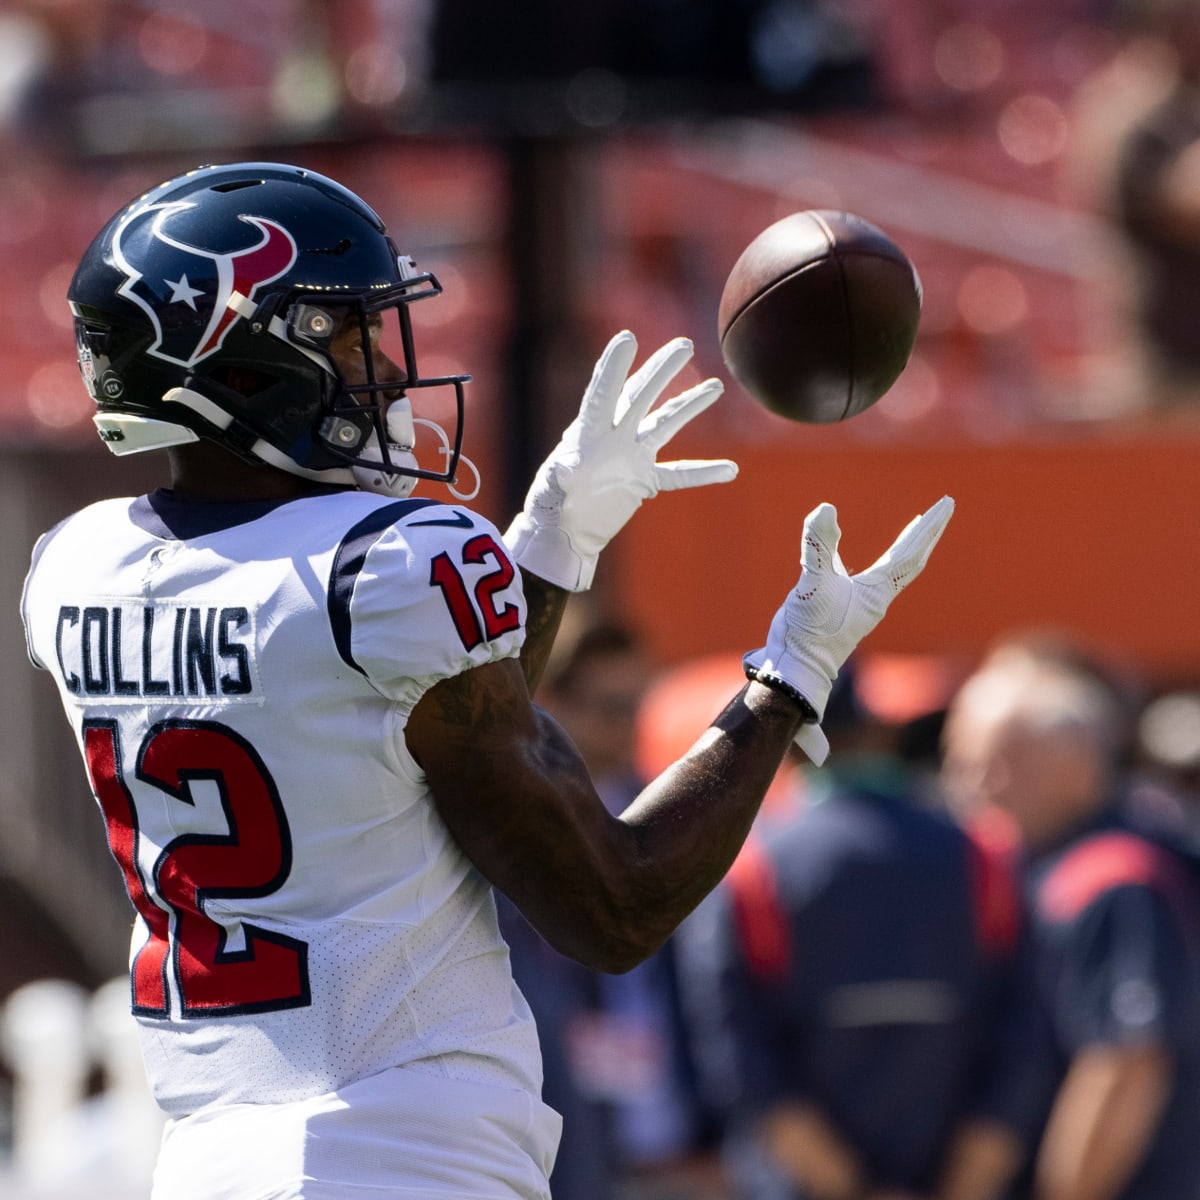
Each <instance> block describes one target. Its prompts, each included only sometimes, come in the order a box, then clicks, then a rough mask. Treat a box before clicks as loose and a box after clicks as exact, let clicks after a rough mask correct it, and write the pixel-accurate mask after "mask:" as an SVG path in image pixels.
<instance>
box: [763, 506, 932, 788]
mask: <svg viewBox="0 0 1200 1200" xmlns="http://www.w3.org/2000/svg"><path fill="white" fill-rule="evenodd" d="M953 514H954V501H953V500H951V499H950V497H949V496H943V497H942V498H941V499H940V500H939V501H938V502H937V503H936V504H935V505H934V506H933V507H932V508H931V509H929V510H928V512H924V513H922V514H921V515H920V516H919V517H914V518H913V519H912V520H911V521H910V522H909V523H908V524H907V525H906V526H905V528H904V529H903V531H902V532H901V534H900V536H899V537H898V538H897V539H896V540H895V541H894V542H893V543H892V545H891V548H890V549H889V550H888V551H887V552H886V553H885V554H883V555H881V556H880V557H879V558H878V559H876V561H875V562H874V563H872V564H871V566H869V567H868V568H867V569H866V570H865V571H861V572H859V574H857V575H850V574H848V573H847V572H846V568H845V567H844V566H843V565H842V559H841V556H840V555H839V554H838V543H839V541H840V540H841V537H842V531H841V529H840V528H839V527H838V519H837V509H836V508H834V507H833V505H832V504H820V505H818V506H817V507H816V508H814V509H813V511H812V512H810V513H809V514H808V516H807V517H806V518H805V519H804V539H803V542H802V543H801V550H800V568H801V569H800V581H799V582H798V583H797V584H796V586H795V587H794V588H793V589H792V591H791V593H790V594H789V595H788V598H787V599H786V600H785V601H784V602H783V604H782V606H781V607H780V609H779V611H778V612H777V613H776V614H775V618H774V620H773V621H772V622H771V628H770V630H769V631H768V633H767V644H766V645H765V646H763V647H761V648H760V649H758V650H752V651H750V653H749V654H747V655H745V657H744V658H743V659H742V665H743V666H744V667H745V670H746V674H747V675H748V676H749V677H750V678H751V679H757V680H759V681H760V682H762V683H765V684H767V685H768V686H773V687H776V688H779V689H781V690H783V691H785V692H787V693H788V694H789V695H791V696H792V697H794V698H795V699H796V701H797V703H798V704H800V706H801V707H802V708H804V709H805V711H806V712H807V714H808V716H809V722H808V723H806V724H804V725H802V726H801V727H800V732H799V733H797V734H796V745H797V746H799V747H800V749H801V750H803V751H804V752H805V754H807V755H808V757H809V758H811V759H812V761H813V762H814V763H816V764H817V766H820V765H821V763H823V762H824V761H825V758H826V756H827V755H828V753H829V743H828V741H826V739H825V734H824V733H823V732H822V731H821V726H820V721H821V718H822V717H823V716H824V714H825V702H826V701H827V700H828V699H829V692H830V690H831V689H832V687H833V681H834V680H835V679H836V678H837V673H838V671H839V670H840V669H841V666H842V664H843V663H844V662H845V661H846V659H847V658H849V657H850V653H851V651H852V650H853V649H854V648H855V646H857V645H858V643H859V642H860V641H862V639H863V638H864V637H866V635H867V634H868V633H870V632H871V630H872V629H874V628H875V626H876V625H878V624H879V622H880V621H881V620H883V614H884V613H885V612H887V609H888V605H889V604H891V602H892V601H893V600H894V599H895V598H896V597H897V596H898V595H899V594H900V591H901V590H902V589H903V588H904V587H906V586H907V585H908V584H909V583H911V582H912V581H913V580H914V579H916V577H917V576H918V575H919V574H920V573H921V571H922V570H923V569H924V567H925V563H926V562H927V561H928V560H929V556H930V555H931V554H932V553H933V548H934V546H936V545H937V542H938V538H940V537H941V536H942V531H943V530H944V529H945V528H946V525H947V523H948V522H949V520H950V518H951V516H953Z"/></svg>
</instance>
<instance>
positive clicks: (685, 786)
mask: <svg viewBox="0 0 1200 1200" xmlns="http://www.w3.org/2000/svg"><path fill="white" fill-rule="evenodd" d="M952 511H953V504H952V502H951V501H949V500H948V499H944V500H942V501H939V502H938V504H936V505H935V506H934V507H933V508H932V509H930V510H929V512H927V513H925V514H923V515H922V516H920V517H917V518H915V519H914V520H913V521H912V522H911V523H910V524H909V525H908V527H907V528H906V529H905V530H904V531H903V533H902V534H901V535H900V537H899V538H898V539H897V540H896V542H895V544H894V545H893V546H892V547H891V549H890V550H889V551H888V552H887V553H886V554H884V555H883V556H882V557H881V558H880V559H879V560H878V561H877V562H876V563H874V564H873V565H872V566H871V567H869V568H868V569H867V570H865V571H863V572H861V573H860V574H858V575H855V576H849V575H848V574H847V573H846V571H845V568H844V567H843V566H842V562H841V558H840V557H839V555H838V551H837V546H838V541H839V539H840V530H839V529H838V525H837V514H836V512H835V510H834V509H833V508H832V506H830V505H827V504H825V505H821V506H819V507H818V508H817V509H815V510H814V511H813V512H812V513H810V514H809V516H808V518H807V520H806V521H805V524H804V533H803V539H802V547H803V548H802V552H801V567H802V580H803V587H801V586H800V585H797V586H796V587H795V588H794V589H793V590H792V591H791V593H790V594H789V595H788V597H787V599H786V600H785V601H784V603H783V605H782V606H781V607H780V609H779V611H778V612H777V613H776V615H775V619H774V620H773V621H772V623H771V628H770V632H769V633H768V636H767V644H766V645H765V646H764V647H762V648H760V649H759V650H756V651H754V652H753V653H752V654H750V655H747V658H746V669H747V672H748V673H750V674H752V675H754V676H755V677H756V681H755V682H753V683H751V684H748V685H747V686H746V687H745V688H743V689H742V691H740V692H739V693H738V694H737V695H736V696H735V697H734V698H733V699H732V700H731V702H730V703H729V704H728V705H727V707H726V708H725V709H724V710H723V711H722V712H721V713H720V714H719V715H717V717H716V718H715V719H714V721H713V723H712V724H711V725H710V727H709V728H708V729H707V731H705V733H704V734H702V735H701V737H700V738H699V740H698V741H697V742H696V744H695V745H694V746H693V747H692V749H691V750H690V751H689V752H688V753H687V754H686V755H684V756H683V758H681V759H680V760H679V761H678V762H676V763H675V764H673V765H672V766H671V767H669V768H668V769H667V770H666V771H665V772H664V773H663V774H662V775H660V776H659V777H658V778H657V779H655V780H654V781H653V782H652V783H651V784H650V785H649V786H648V787H647V788H646V789H645V790H644V791H643V792H642V793H641V795H639V796H638V797H637V799H636V800H634V802H633V803H632V804H631V805H630V806H629V808H628V809H626V810H625V812H624V813H622V814H621V815H620V816H619V817H614V816H611V815H610V814H609V813H608V811H607V810H606V809H605V807H604V805H603V803H602V802H601V801H600V799H599V797H598V796H597V794H596V791H595V789H594V787H593V786H592V783H591V780H590V779H589V778H588V775H587V771H586V769H585V768H584V765H583V762H582V760H581V758H580V756H579V754H578V752H577V751H576V749H575V747H574V746H573V745H572V743H571V742H570V740H569V739H568V738H567V737H566V735H565V734H564V733H563V731H562V730H561V729H560V728H559V727H558V726H557V724H555V722H554V721H553V720H551V718H550V717H549V716H547V715H546V714H545V713H542V712H540V711H539V710H537V709H536V708H535V707H534V706H533V704H532V703H531V702H530V699H529V693H528V689H527V687H526V683H525V675H524V672H523V671H522V668H521V666H520V664H519V663H517V662H515V661H513V660H511V659H501V660H499V661H496V662H492V663H488V664H486V665H483V666H478V667H474V668H471V669H469V670H466V671H464V672H462V673H461V674H458V675H454V676H451V677H449V678H446V679H443V680H441V681H440V682H439V683H437V684H435V685H434V686H433V687H431V688H430V689H429V690H428V691H427V692H426V693H425V694H424V695H423V696H422V698H421V699H420V700H419V701H418V703H417V704H416V706H415V707H414V709H413V712H412V714H411V716H410V718H409V722H408V726H407V730H406V739H407V744H408V748H409V750H410V752H411V753H412V755H413V757H414V758H415V759H416V761H417V762H418V764H420V766H421V767H422V769H423V770H424V772H425V774H426V778H427V781H428V783H429V786H430V788H431V790H432V793H433V797H434V801H435V803H436V804H437V806H438V809H439V811H440V813H441V814H442V817H443V819H444V820H445V821H446V824H447V826H448V827H449V829H450V830H451V832H452V833H453V834H454V836H455V837H456V838H457V840H458V842H459V844H460V845H461V846H462V847H463V849H464V851H465V852H466V853H467V855H468V856H469V857H470V858H471V859H472V860H473V861H474V862H475V863H476V865H477V866H478V867H479V868H480V870H481V871H482V872H483V873H484V874H485V875H486V876H487V878H488V879H490V880H491V881H492V883H494V884H495V885H496V886H497V887H499V888H500V889H501V890H502V891H504V892H505V893H507V894H508V896H509V897H510V898H511V899H512V900H513V901H514V903H516V904H517V906H518V907H519V908H520V909H521V910H522V912H524V914H525V916H526V917H527V918H528V919H529V920H530V921H531V922H532V923H533V924H534V925H535V926H536V927H537V928H538V930H539V931H540V932H541V933H542V934H543V936H545V937H546V939H547V940H548V941H549V942H550V943H551V944H552V945H554V946H555V947H557V948H558V949H559V950H561V951H562V952H563V953H566V954H568V955H571V956H572V957H574V958H577V959H579V960H580V961H582V962H584V963H586V964H587V965H589V966H592V967H596V968H600V969H604V970H610V971H622V970H627V969H628V968H630V967H632V966H635V965H636V964H637V963H638V962H640V961H641V960H642V959H643V958H645V957H646V956H647V955H649V954H650V953H652V952H653V951H654V950H655V949H657V948H658V946H660V945H661V944H662V942H663V941H665V939H666V938H667V936H668V935H669V934H670V933H671V932H672V930H673V929H674V928H675V926H676V925H677V924H678V923H679V921H680V920H681V919H682V918H683V917H684V916H686V915H687V913H688V912H690V911H691V910H692V908H694V907H695V905H696V904H697V903H698V902H699V900H700V899H701V898H702V897H703V896H704V895H706V894H707V893H708V891H710V890H711V888H712V887H713V886H714V884H715V883H716V882H717V881H718V880H719V879H720V878H721V876H722V875H723V874H724V873H725V871H726V870H727V869H728V867H729V865H730V863H731V862H732V861H733V858H734V856H735V855H736V853H737V851H738V849H739V848H740V847H741V844H742V841H743V840H744V838H745V836H746V833H747V832H748V830H749V828H750V824H751V822H752V821H753V819H754V816H755V814H756V812H757V810H758V805H759V803H760V802H761V800H762V797H763V795H764V794H765V792H766V790H767V787H768V785H769V784H770V782H771V780H772V778H773V777H774V775H775V772H776V770H777V768H778V766H779V764H780V762H781V761H782V759H783V757H784V755H785V753H786V752H787V750H788V747H789V745H790V744H791V742H792V741H793V739H795V738H797V736H798V734H801V733H803V732H804V731H810V732H811V730H813V729H815V728H816V726H815V725H813V724H811V722H812V721H814V720H815V719H819V717H820V716H821V714H822V713H823V711H824V706H825V702H826V700H827V699H828V695H829V691H830V688H831V687H832V683H833V678H834V676H836V674H837V672H838V669H839V668H840V666H841V664H842V663H843V662H844V661H845V659H846V658H847V657H848V656H849V654H850V652H851V651H852V650H853V649H854V647H855V646H856V645H857V643H858V642H859V640H860V639H861V638H862V637H864V636H865V635H866V633H867V632H868V631H869V630H871V629H872V628H874V626H875V625H876V624H877V623H878V622H879V621H880V619H882V617H883V614H884V612H885V611H886V610H887V607H888V605H889V603H890V602H891V600H892V599H893V598H894V597H895V596H896V594H898V592H899V591H900V590H901V588H903V587H904V586H905V584H907V583H908V582H909V581H910V580H912V579H913V578H915V577H916V575H917V574H918V573H919V572H920V570H921V569H922V567H923V566H924V564H925V561H926V560H927V558H928V556H929V554H930V553H931V552H932V550H933V547H934V545H935V544H936V542H937V540H938V538H939V537H940V536H941V533H942V530H943V529H944V528H945V525H946V523H947V521H948V520H949V518H950V515H951V512H952ZM805 722H810V723H809V724H806V723H805Z"/></svg>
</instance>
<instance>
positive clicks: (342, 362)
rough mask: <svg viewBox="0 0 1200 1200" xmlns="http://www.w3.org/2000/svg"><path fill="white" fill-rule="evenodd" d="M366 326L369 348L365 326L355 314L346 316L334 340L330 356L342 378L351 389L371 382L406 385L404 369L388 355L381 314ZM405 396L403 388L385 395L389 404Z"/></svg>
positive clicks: (336, 331)
mask: <svg viewBox="0 0 1200 1200" xmlns="http://www.w3.org/2000/svg"><path fill="white" fill-rule="evenodd" d="M366 324H367V338H368V342H367V345H366V346H365V347H364V344H363V336H362V324H361V322H360V320H359V318H358V317H357V316H356V315H355V314H352V313H346V314H345V315H343V316H342V317H341V318H340V320H339V322H338V326H337V328H336V329H335V331H334V334H333V337H332V338H331V339H330V343H329V352H330V355H331V356H332V358H333V360H334V362H335V363H336V364H337V368H338V370H339V371H341V373H342V378H343V379H344V380H345V381H346V383H347V384H349V385H351V386H355V385H358V384H365V383H371V382H375V383H397V384H402V383H403V382H404V380H405V378H406V376H405V373H404V370H403V368H401V367H400V366H399V365H398V364H397V363H396V362H395V360H394V359H392V358H391V357H390V355H389V354H388V347H387V345H386V342H385V338H384V320H383V316H382V315H381V314H380V313H372V314H371V315H370V316H368V317H367V321H366ZM368 354H369V355H370V366H369V367H368ZM372 373H373V379H372ZM402 394H403V389H402V388H400V387H396V388H394V389H389V390H388V391H386V392H384V393H383V395H384V397H385V398H386V399H388V400H395V399H397V397H399V396H401V395H402Z"/></svg>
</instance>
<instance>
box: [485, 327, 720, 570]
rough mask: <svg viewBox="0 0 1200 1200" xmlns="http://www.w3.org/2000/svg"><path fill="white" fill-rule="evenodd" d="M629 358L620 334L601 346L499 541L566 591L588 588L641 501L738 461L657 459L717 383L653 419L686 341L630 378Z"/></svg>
mask: <svg viewBox="0 0 1200 1200" xmlns="http://www.w3.org/2000/svg"><path fill="white" fill-rule="evenodd" d="M636 354H637V341H636V339H635V338H634V336H633V334H632V333H630V332H629V331H628V330H624V331H622V332H621V333H618V334H617V335H616V337H614V338H613V339H612V341H610V342H609V343H608V346H607V347H606V348H605V350H604V353H603V354H602V355H601V356H600V359H599V361H598V362H597V363H596V368H595V370H594V371H593V373H592V379H591V382H590V383H589V384H588V387H587V391H586V392H585V393H584V396H583V403H582V404H581V405H580V408H579V415H578V416H577V417H576V418H575V420H574V421H572V422H571V424H570V425H568V426H567V428H566V431H565V432H564V433H563V435H562V438H561V440H560V441H559V443H558V445H557V446H556V447H555V448H554V450H553V451H551V453H550V456H549V458H547V459H546V461H545V462H544V463H542V465H541V467H539V468H538V472H537V475H536V476H535V477H534V480H533V484H532V486H531V487H530V489H529V492H528V494H527V495H526V497H525V507H524V509H523V510H522V511H521V512H520V513H519V514H518V515H517V517H516V518H515V519H514V520H513V522H512V524H511V525H510V526H509V527H508V530H507V532H506V533H505V535H504V541H505V543H506V545H507V546H508V548H509V550H510V551H511V552H512V555H513V557H514V558H515V559H516V560H517V562H518V563H520V565H521V566H522V567H524V568H525V569H526V570H527V571H531V572H532V573H533V574H534V575H537V576H539V577H540V578H542V579H545V580H546V581H547V582H549V583H553V584H555V585H556V586H558V587H561V588H565V589H566V590H567V591H571V592H582V591H585V590H586V589H587V588H589V587H590V586H591V583H592V577H593V575H594V574H595V571H596V561H597V559H598V558H599V557H600V551H601V550H603V549H604V547H605V546H607V545H608V543H609V541H610V540H611V539H612V538H613V537H614V536H615V535H616V533H617V532H618V531H619V530H620V529H621V528H622V527H623V526H624V524H625V522H626V521H628V520H629V518H630V517H631V516H633V514H634V512H635V511H636V510H637V508H638V506H639V505H640V504H641V503H642V501H643V500H647V499H649V498H650V497H651V496H655V495H657V494H658V493H659V492H660V491H674V490H677V489H679V488H690V487H703V486H704V485H705V484H709V483H727V482H728V481H729V480H731V479H733V478H734V477H735V476H736V475H737V464H736V463H734V462H730V461H729V460H728V459H709V460H679V461H676V462H659V461H658V452H659V451H660V450H661V449H662V448H663V447H664V446H665V445H666V444H667V442H669V441H670V440H671V438H672V437H674V435H675V433H676V432H677V431H678V430H680V429H682V428H683V426H684V425H686V424H687V423H688V422H689V421H690V420H691V419H692V418H693V417H695V416H698V415H699V414H700V413H702V412H703V411H704V410H705V409H706V408H708V406H709V405H710V404H712V403H713V402H714V401H715V400H716V399H717V397H718V396H720V395H721V392H722V391H723V390H724V385H723V384H722V383H721V381H720V380H719V379H706V380H704V382H703V383H698V384H696V385H695V386H694V387H691V388H688V389H687V391H685V392H681V393H680V394H679V395H677V396H674V397H672V398H671V399H669V400H667V401H666V402H665V403H663V404H661V405H660V406H659V407H658V408H656V409H655V410H654V411H653V412H651V411H650V409H651V406H652V405H653V404H654V402H655V401H656V400H657V399H658V397H659V396H660V395H662V393H663V391H664V390H665V389H666V387H667V385H668V384H669V383H670V382H671V380H672V379H674V378H675V376H676V375H677V374H678V373H679V371H680V370H681V369H682V368H683V366H684V364H685V363H687V362H688V360H689V359H690V358H691V357H692V343H691V342H690V341H689V340H688V339H687V338H675V339H674V341H671V342H668V343H667V344H666V345H665V346H663V347H662V349H660V350H658V351H656V352H655V353H654V354H652V355H651V356H650V358H648V359H647V360H646V362H645V363H643V364H642V366H641V367H640V368H639V369H638V371H637V372H636V373H634V374H633V375H630V374H629V371H630V368H631V367H632V366H633V359H634V356H635V355H636Z"/></svg>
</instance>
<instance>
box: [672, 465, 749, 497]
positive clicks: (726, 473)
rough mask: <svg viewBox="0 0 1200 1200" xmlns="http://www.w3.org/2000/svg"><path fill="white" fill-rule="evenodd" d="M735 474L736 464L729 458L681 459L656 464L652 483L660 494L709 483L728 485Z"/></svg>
mask: <svg viewBox="0 0 1200 1200" xmlns="http://www.w3.org/2000/svg"><path fill="white" fill-rule="evenodd" d="M737 473H738V465H737V463H735V462H734V461H733V460H732V459H729V458H707V459H703V458H681V459H679V460H678V461H676V462H666V463H658V464H656V465H655V468H654V482H655V485H656V487H657V488H658V490H659V491H660V492H678V491H682V490H683V489H684V488H694V487H707V486H708V485H709V484H710V483H729V482H730V481H731V480H733V479H736V478H737Z"/></svg>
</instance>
